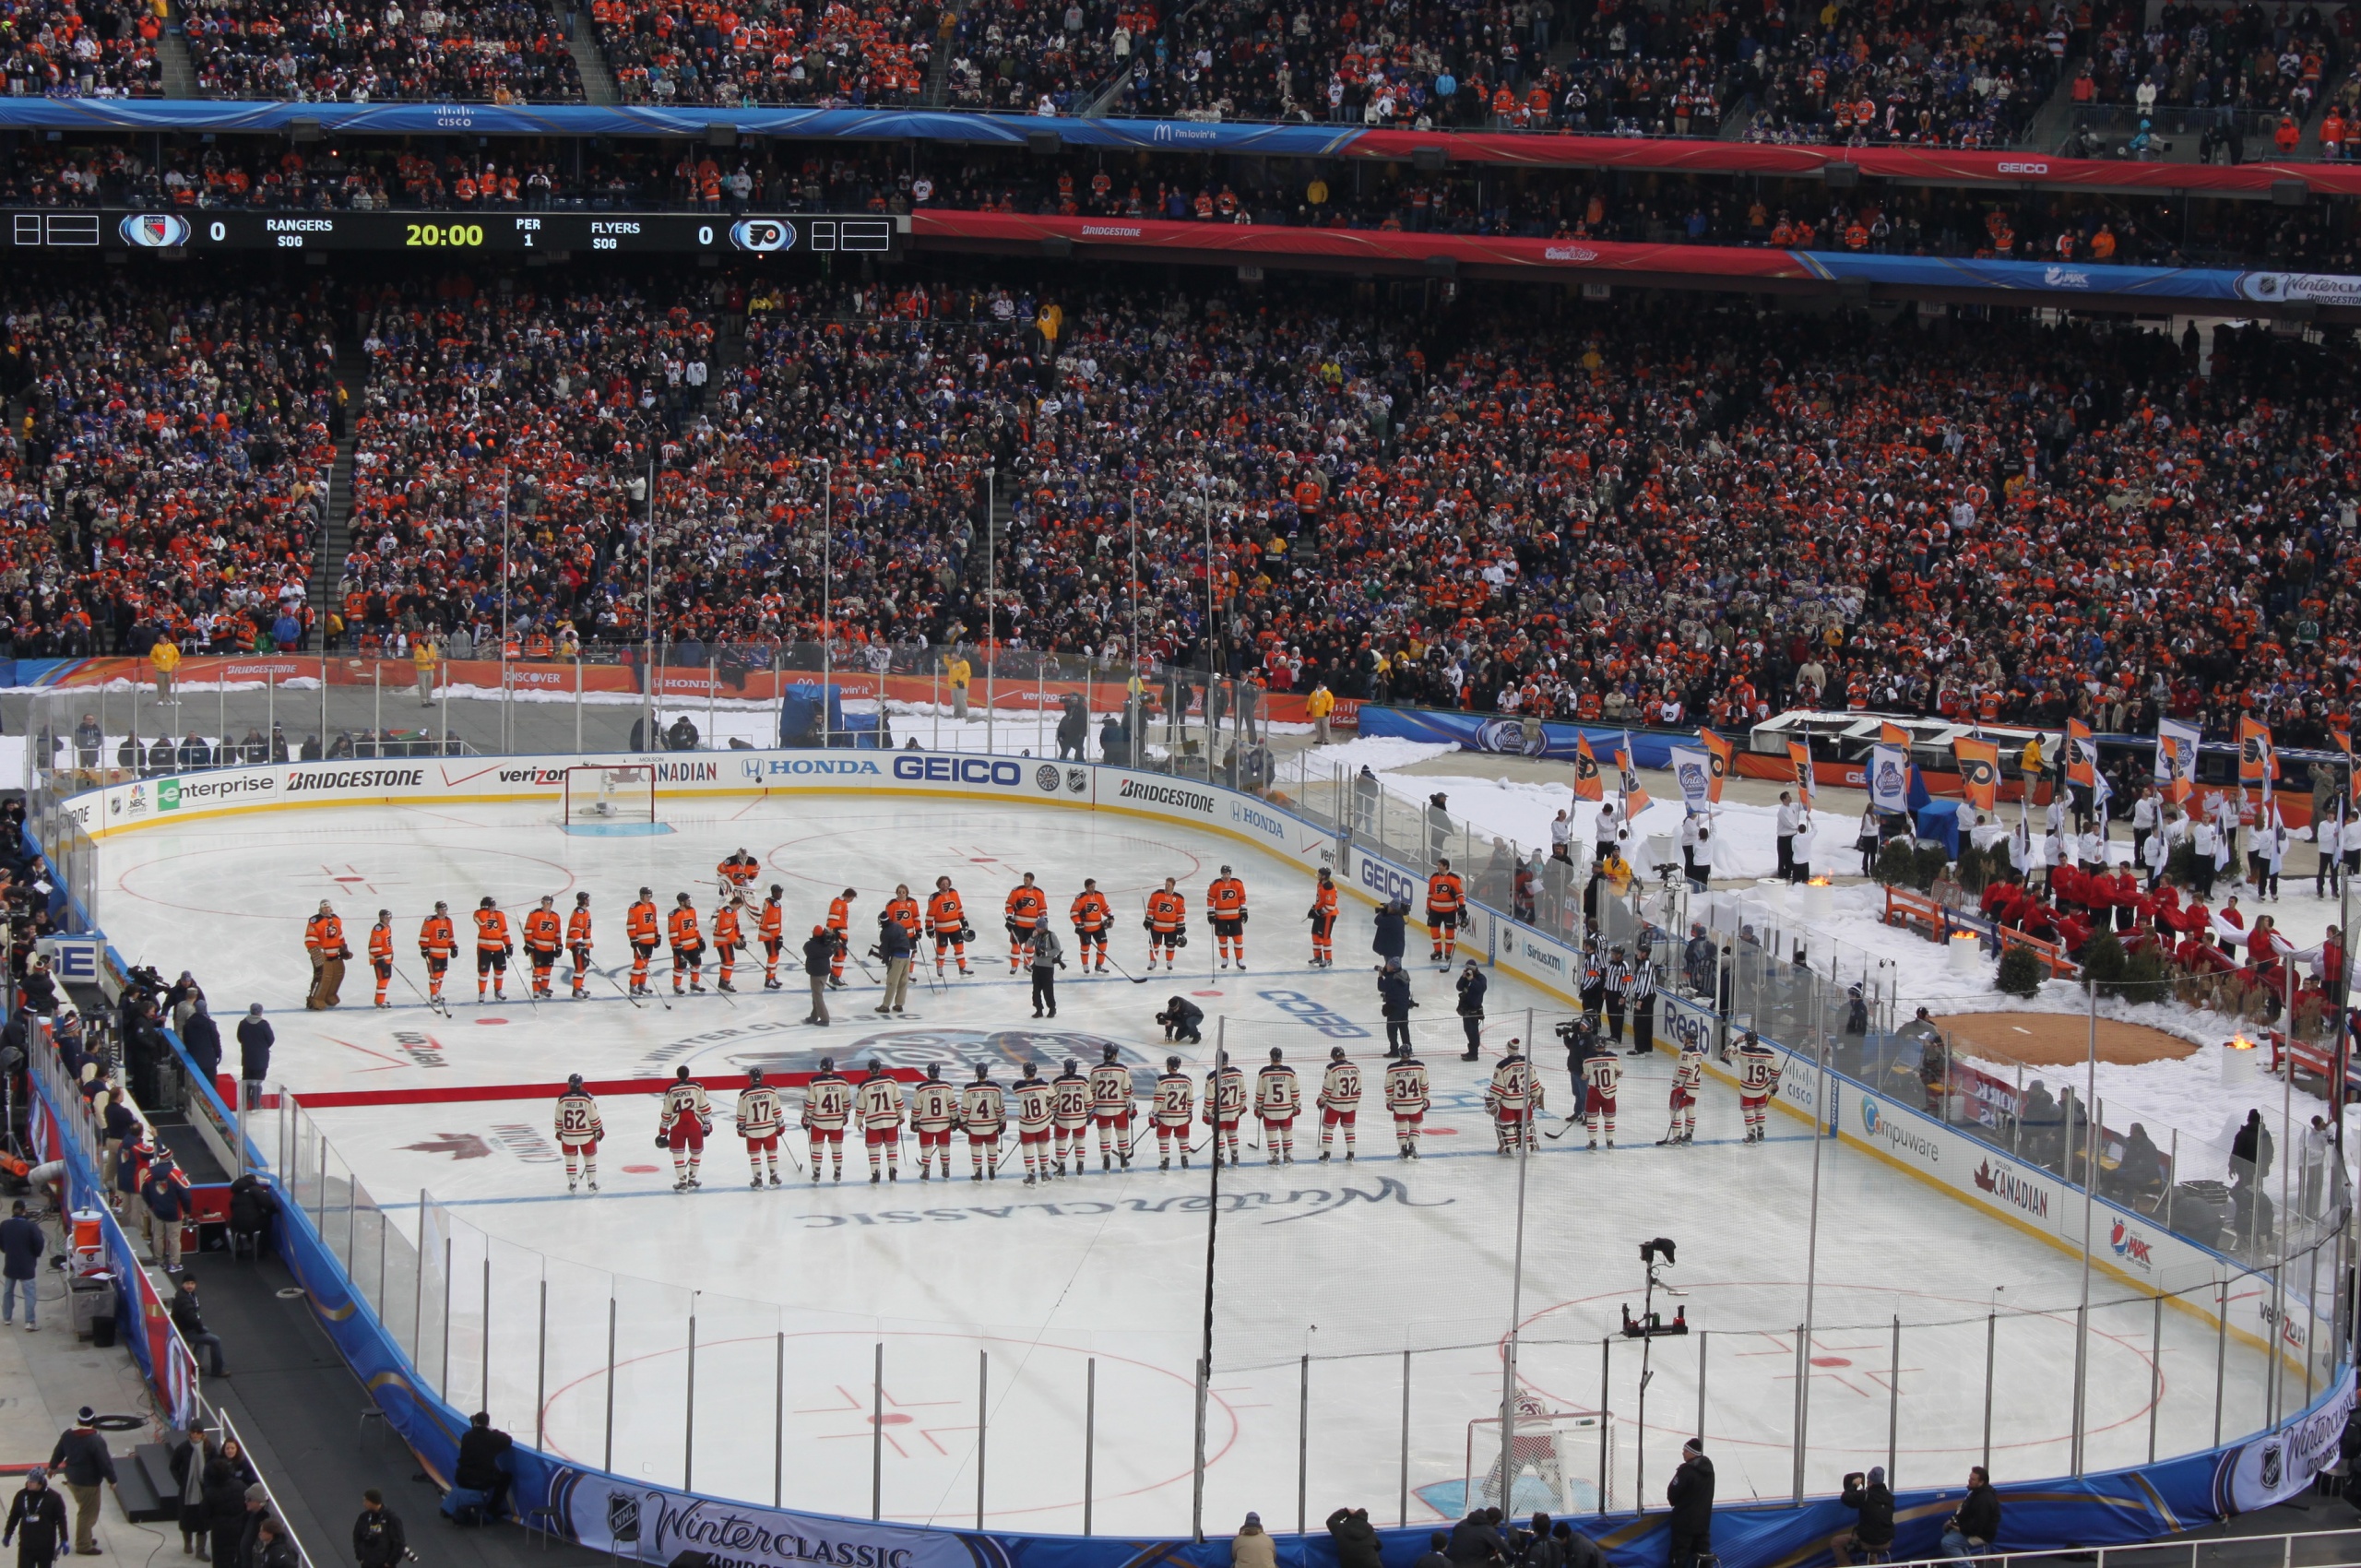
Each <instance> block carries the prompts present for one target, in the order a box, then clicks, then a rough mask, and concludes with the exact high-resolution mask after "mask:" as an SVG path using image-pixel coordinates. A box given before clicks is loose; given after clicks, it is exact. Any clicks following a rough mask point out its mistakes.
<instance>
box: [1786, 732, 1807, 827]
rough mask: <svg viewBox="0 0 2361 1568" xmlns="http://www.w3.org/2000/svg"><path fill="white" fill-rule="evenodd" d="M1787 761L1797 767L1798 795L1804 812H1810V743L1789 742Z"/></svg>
mask: <svg viewBox="0 0 2361 1568" xmlns="http://www.w3.org/2000/svg"><path fill="white" fill-rule="evenodd" d="M1787 760H1788V761H1789V762H1791V763H1793V764H1794V765H1795V768H1796V793H1797V796H1798V797H1800V798H1801V799H1802V801H1803V803H1804V810H1806V811H1809V810H1811V745H1810V743H1809V742H1805V741H1789V742H1787Z"/></svg>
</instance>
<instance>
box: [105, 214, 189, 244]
mask: <svg viewBox="0 0 2361 1568" xmlns="http://www.w3.org/2000/svg"><path fill="white" fill-rule="evenodd" d="M118 232H120V233H121V234H122V235H123V243H124V244H126V245H136V246H137V247H138V248H140V249H141V250H151V251H156V250H168V249H170V248H172V246H174V245H184V244H188V220H187V219H185V218H181V217H177V216H175V215H174V214H172V213H169V212H135V213H133V214H132V215H131V216H130V217H128V218H126V219H125V220H123V223H122V225H121V227H120V229H119V230H118Z"/></svg>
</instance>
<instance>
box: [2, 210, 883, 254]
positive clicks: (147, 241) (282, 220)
mask: <svg viewBox="0 0 2361 1568" xmlns="http://www.w3.org/2000/svg"><path fill="white" fill-rule="evenodd" d="M906 224H907V220H897V219H895V218H892V217H875V216H869V215H862V216H857V217H856V216H837V215H831V214H828V213H819V212H811V213H803V212H799V213H794V214H791V215H782V216H775V217H754V216H743V215H741V216H735V217H733V216H731V215H730V214H728V213H678V212H515V211H506V210H502V211H477V212H276V211H260V212H257V211H235V212H226V211H220V210H217V209H208V208H184V209H174V210H162V209H159V210H148V211H121V210H115V211H87V210H86V211H78V212H43V211H28V212H12V213H9V214H7V231H6V232H7V234H8V244H9V248H10V250H11V251H12V252H13V253H14V254H17V255H24V254H25V253H27V252H40V251H60V252H66V253H71V252H75V251H91V250H107V251H154V252H157V253H160V254H166V255H193V254H198V253H202V252H206V251H240V252H252V251H305V250H322V251H409V252H414V253H415V252H429V251H456V252H459V253H461V254H466V253H469V252H476V251H499V252H503V253H505V254H510V255H514V254H517V253H532V252H542V253H547V254H552V255H586V254H587V255H599V254H600V253H601V252H613V253H615V254H617V255H624V254H640V255H683V254H692V253H694V254H706V255H727V254H731V253H735V254H737V255H779V256H794V255H833V254H836V253H837V252H848V253H851V254H853V255H893V254H894V253H895V252H896V250H897V249H898V248H899V246H900V244H901V240H902V233H903V230H904V228H905V226H906Z"/></svg>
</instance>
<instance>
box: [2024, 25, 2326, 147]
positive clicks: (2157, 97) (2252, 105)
mask: <svg viewBox="0 0 2361 1568" xmlns="http://www.w3.org/2000/svg"><path fill="white" fill-rule="evenodd" d="M2333 9H2334V11H2335V19H2334V21H2333V22H2331V21H2329V20H2328V19H2327V18H2323V17H2322V16H2321V15H2320V12H2319V7H2318V6H2310V5H2307V6H2304V7H2303V8H2302V9H2301V10H2295V9H2292V8H2291V7H2290V6H2285V5H2282V6H2277V7H2275V8H2273V9H2270V10H2266V9H2265V8H2264V7H2263V6H2261V5H2260V4H2259V3H2258V0H2246V4H2244V5H2242V6H2201V5H2195V4H2190V5H2179V4H2174V3H2171V0H2167V3H2166V4H2165V6H2162V7H2161V8H2160V9H2158V10H2157V11H2156V13H2155V14H2154V16H2153V18H2147V17H2145V16H2143V15H2142V14H2141V13H2139V12H2136V11H2130V10H2126V11H2120V12H2118V13H2116V14H2114V15H2113V16H2112V17H2110V18H2109V19H2108V20H2107V22H2106V25H2105V26H2104V27H2103V28H2102V29H2101V30H2099V32H2098V34H2097V36H2096V37H2095V38H2094V40H2093V44H2092V48H2091V51H2090V53H2089V56H2088V58H2086V59H2085V60H2084V61H2083V63H2082V69H2081V70H2080V71H2079V72H2078V73H2077V75H2076V77H2075V79H2074V81H2073V84H2072V87H2071V89H2070V90H2071V92H2072V95H2073V100H2074V101H2075V102H2076V103H2077V104H2078V105H2080V104H2112V105H2125V106H2129V107H2130V108H2132V109H2135V110H2136V111H2138V113H2141V114H2142V115H2147V116H2152V117H2153V118H2155V119H2156V120H2157V121H2158V122H2159V128H2162V129H2167V130H2178V129H2181V128H2183V127H2185V126H2187V125H2190V124H2192V123H2194V122H2195V121H2196V120H2197V119H2199V118H2201V116H2202V115H2204V114H2206V113H2210V112H2213V111H2216V110H2231V111H2236V112H2237V113H2242V114H2245V115H2248V116H2255V115H2272V116H2277V115H2286V116H2289V117H2292V118H2293V119H2294V120H2295V121H2296V123H2297V124H2298V125H2300V124H2301V123H2302V122H2304V121H2305V120H2306V119H2308V117H2309V116H2310V114H2311V113H2312V111H2313V110H2314V109H2315V108H2316V107H2317V106H2318V105H2319V101H2320V95H2321V93H2322V91H2323V90H2324V89H2327V88H2328V86H2329V84H2330V83H2331V82H2332V81H2334V80H2335V77H2336V70H2335V67H2336V64H2337V62H2338V60H2339V59H2340V58H2341V57H2343V55H2345V54H2348V53H2350V50H2351V45H2352V42H2353V20H2352V17H2351V15H2350V14H2349V13H2348V12H2347V10H2346V9H2345V8H2344V7H2343V6H2336V7H2333ZM2160 112H2161V113H2160Z"/></svg>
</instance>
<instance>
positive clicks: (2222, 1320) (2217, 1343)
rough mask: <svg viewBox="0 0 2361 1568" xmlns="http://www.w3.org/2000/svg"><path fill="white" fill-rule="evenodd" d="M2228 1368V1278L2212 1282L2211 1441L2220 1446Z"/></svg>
mask: <svg viewBox="0 0 2361 1568" xmlns="http://www.w3.org/2000/svg"><path fill="white" fill-rule="evenodd" d="M2229 1370H2230V1279H2229V1276H2227V1275H2224V1276H2223V1277H2221V1278H2220V1279H2218V1280H2216V1281H2215V1282H2214V1298H2213V1447H2215V1448H2219V1447H2221V1446H2222V1382H2223V1379H2224V1378H2225V1377H2226V1376H2227V1375H2228V1374H2229Z"/></svg>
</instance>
